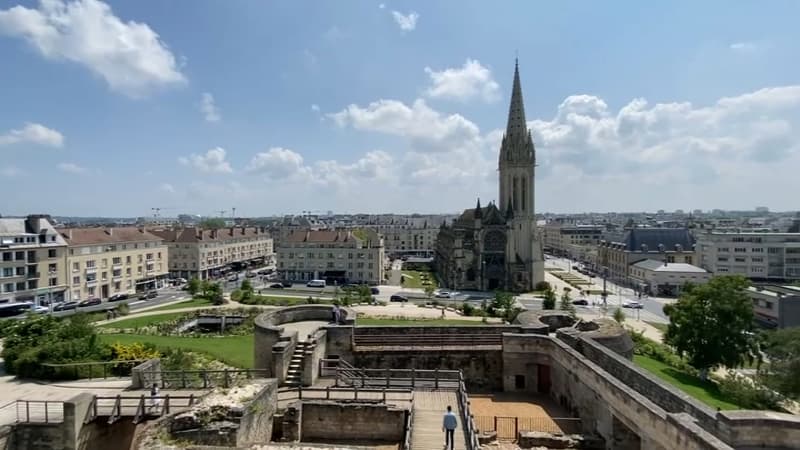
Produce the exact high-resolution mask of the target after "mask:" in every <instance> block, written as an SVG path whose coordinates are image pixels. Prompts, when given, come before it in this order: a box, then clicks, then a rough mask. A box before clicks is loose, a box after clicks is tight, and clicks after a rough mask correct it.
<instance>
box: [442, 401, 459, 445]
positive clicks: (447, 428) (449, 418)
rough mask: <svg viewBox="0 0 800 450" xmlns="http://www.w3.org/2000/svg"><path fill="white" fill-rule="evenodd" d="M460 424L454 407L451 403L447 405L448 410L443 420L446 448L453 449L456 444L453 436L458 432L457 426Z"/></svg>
mask: <svg viewBox="0 0 800 450" xmlns="http://www.w3.org/2000/svg"><path fill="white" fill-rule="evenodd" d="M457 426H458V419H456V415H455V413H453V408H452V407H451V406H450V405H447V412H446V413H444V419H443V420H442V431H443V432H444V450H453V447H454V446H455V444H454V443H453V437H454V435H455V432H456V427H457Z"/></svg>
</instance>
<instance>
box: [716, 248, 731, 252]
mask: <svg viewBox="0 0 800 450" xmlns="http://www.w3.org/2000/svg"><path fill="white" fill-rule="evenodd" d="M717 251H718V252H720V253H728V252H729V251H730V250H729V249H728V247H720V248H719V250H717Z"/></svg>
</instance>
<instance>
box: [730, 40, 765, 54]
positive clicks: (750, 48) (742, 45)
mask: <svg viewBox="0 0 800 450" xmlns="http://www.w3.org/2000/svg"><path fill="white" fill-rule="evenodd" d="M758 47H759V46H758V44H757V43H755V42H734V43H733V44H731V45H730V46H729V48H730V49H731V50H733V51H735V52H743V53H745V52H754V51H756V50H758Z"/></svg>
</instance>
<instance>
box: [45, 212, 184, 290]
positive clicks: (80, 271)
mask: <svg viewBox="0 0 800 450" xmlns="http://www.w3.org/2000/svg"><path fill="white" fill-rule="evenodd" d="M60 231H61V236H62V237H63V238H64V240H65V241H66V242H67V245H68V246H69V247H68V250H67V270H68V272H67V276H68V282H69V291H70V298H69V300H86V299H90V298H100V299H106V298H108V297H110V296H112V295H115V294H133V293H136V292H142V291H147V290H149V289H154V288H159V287H162V286H164V284H165V283H166V281H167V274H168V261H169V259H168V258H169V256H168V252H167V246H166V245H164V243H163V241H162V239H161V238H160V237H158V236H156V235H154V234H152V233H150V232H148V231H146V230H145V229H144V228H137V227H119V228H66V229H62V230H60Z"/></svg>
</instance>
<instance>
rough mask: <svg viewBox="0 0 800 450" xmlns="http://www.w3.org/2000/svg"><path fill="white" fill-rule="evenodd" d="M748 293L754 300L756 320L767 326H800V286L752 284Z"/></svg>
mask: <svg viewBox="0 0 800 450" xmlns="http://www.w3.org/2000/svg"><path fill="white" fill-rule="evenodd" d="M747 295H748V296H749V297H750V299H751V300H752V301H753V314H754V315H755V319H756V322H757V323H758V324H759V325H761V326H763V327H765V328H791V327H798V326H800V287H798V286H777V285H767V286H750V287H748V288H747Z"/></svg>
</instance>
